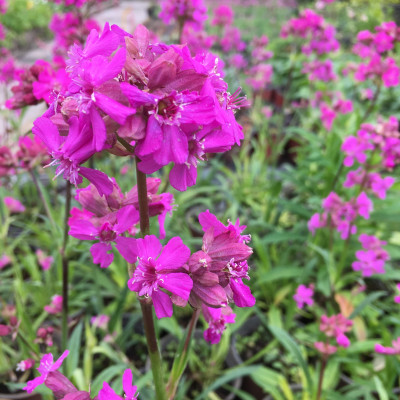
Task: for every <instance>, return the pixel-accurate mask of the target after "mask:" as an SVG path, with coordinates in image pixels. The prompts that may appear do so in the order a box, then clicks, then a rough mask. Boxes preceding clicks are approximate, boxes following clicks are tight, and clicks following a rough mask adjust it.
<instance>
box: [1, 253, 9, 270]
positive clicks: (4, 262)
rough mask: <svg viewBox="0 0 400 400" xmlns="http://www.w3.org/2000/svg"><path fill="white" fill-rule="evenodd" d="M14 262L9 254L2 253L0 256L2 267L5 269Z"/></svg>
mask: <svg viewBox="0 0 400 400" xmlns="http://www.w3.org/2000/svg"><path fill="white" fill-rule="evenodd" d="M11 262H12V260H11V258H10V257H9V256H8V255H7V254H2V256H1V257H0V269H3V268H4V267H6V266H7V265H10V264H11Z"/></svg>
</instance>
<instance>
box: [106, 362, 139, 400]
mask: <svg viewBox="0 0 400 400" xmlns="http://www.w3.org/2000/svg"><path fill="white" fill-rule="evenodd" d="M132 379H133V374H132V371H131V370H130V369H126V370H125V371H124V375H123V376H122V387H123V389H124V392H125V396H124V397H121V396H118V395H117V394H116V393H115V392H114V390H113V389H112V388H111V387H110V385H109V384H108V383H107V382H103V388H102V389H101V390H100V391H99V395H98V400H124V399H125V400H137V394H136V392H137V386H133V385H132Z"/></svg>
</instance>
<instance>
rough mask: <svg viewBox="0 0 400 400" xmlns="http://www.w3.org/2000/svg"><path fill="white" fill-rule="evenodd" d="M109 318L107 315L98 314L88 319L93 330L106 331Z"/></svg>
mask: <svg viewBox="0 0 400 400" xmlns="http://www.w3.org/2000/svg"><path fill="white" fill-rule="evenodd" d="M109 320H110V317H109V316H108V315H104V314H100V315H96V316H94V317H92V318H90V323H91V324H92V326H93V327H94V328H101V329H104V330H106V329H107V325H108V321H109Z"/></svg>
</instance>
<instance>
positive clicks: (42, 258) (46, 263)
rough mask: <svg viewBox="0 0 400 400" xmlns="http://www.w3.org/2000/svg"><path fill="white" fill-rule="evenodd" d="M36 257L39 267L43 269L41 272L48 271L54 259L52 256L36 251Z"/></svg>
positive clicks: (39, 250)
mask: <svg viewBox="0 0 400 400" xmlns="http://www.w3.org/2000/svg"><path fill="white" fill-rule="evenodd" d="M36 257H37V258H38V262H39V265H40V266H41V267H42V268H43V270H45V271H46V270H48V269H50V267H51V266H52V264H53V261H54V258H53V257H52V256H48V255H47V254H46V253H45V252H44V251H43V250H41V249H37V250H36Z"/></svg>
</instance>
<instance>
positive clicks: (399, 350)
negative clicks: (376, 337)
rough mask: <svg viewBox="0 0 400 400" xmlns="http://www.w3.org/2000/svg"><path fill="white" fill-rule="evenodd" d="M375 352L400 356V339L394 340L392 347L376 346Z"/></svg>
mask: <svg viewBox="0 0 400 400" xmlns="http://www.w3.org/2000/svg"><path fill="white" fill-rule="evenodd" d="M375 352H377V353H380V354H385V355H399V354H400V337H398V338H397V339H396V340H393V342H392V347H384V346H382V345H381V344H376V345H375Z"/></svg>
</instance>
